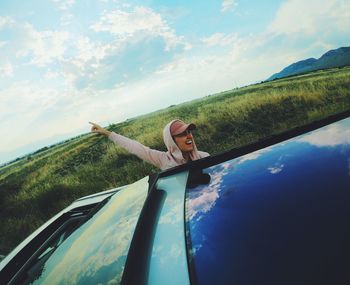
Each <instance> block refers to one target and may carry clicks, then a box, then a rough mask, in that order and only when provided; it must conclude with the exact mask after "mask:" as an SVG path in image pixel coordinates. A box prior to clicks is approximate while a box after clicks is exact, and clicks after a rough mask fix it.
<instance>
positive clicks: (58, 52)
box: [16, 24, 70, 67]
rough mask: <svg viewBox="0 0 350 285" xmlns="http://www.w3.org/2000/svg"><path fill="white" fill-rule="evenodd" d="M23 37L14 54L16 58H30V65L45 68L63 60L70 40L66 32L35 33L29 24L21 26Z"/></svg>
mask: <svg viewBox="0 0 350 285" xmlns="http://www.w3.org/2000/svg"><path fill="white" fill-rule="evenodd" d="M23 31H24V33H25V36H24V37H23V38H22V39H21V45H20V47H19V50H18V51H17V52H16V56H17V57H27V56H30V57H31V60H30V64H34V65H37V66H40V67H42V66H45V65H48V64H51V63H53V62H55V61H60V60H63V58H64V54H65V52H66V50H67V42H68V40H69V39H70V34H69V33H68V32H58V31H42V32H40V31H37V30H35V29H34V28H33V26H31V25H30V24H25V25H24V26H23Z"/></svg>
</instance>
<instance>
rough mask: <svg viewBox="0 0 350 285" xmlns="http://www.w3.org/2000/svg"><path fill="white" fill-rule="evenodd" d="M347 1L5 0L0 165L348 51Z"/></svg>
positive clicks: (0, 26)
mask: <svg viewBox="0 0 350 285" xmlns="http://www.w3.org/2000/svg"><path fill="white" fill-rule="evenodd" d="M349 27H350V1H348V0H344V1H342V0H309V1H304V0H285V1H282V0H272V1H258V0H251V1H244V0H208V1H199V0H194V1H185V0H178V1H176V0H173V1H166V0H163V1H156V0H143V1H122V0H94V1H90V0H62V1H59V0H28V1H20V0H1V1H0V124H1V133H2V137H1V140H0V164H2V163H5V162H7V161H10V160H13V159H15V158H16V157H18V156H22V155H24V154H27V153H29V152H32V151H35V150H37V149H39V148H41V147H44V146H49V145H51V144H54V143H57V142H59V141H62V140H65V139H67V138H71V137H74V136H76V135H79V134H83V133H87V132H89V130H90V125H89V124H88V122H89V121H92V122H96V123H98V124H101V125H102V126H107V125H109V124H112V123H118V122H121V121H124V120H126V119H128V118H132V117H135V116H138V115H141V114H146V113H149V112H151V111H155V110H159V109H161V108H166V107H168V106H170V105H173V104H179V103H181V102H185V101H190V100H192V99H196V98H200V97H203V96H206V95H209V94H213V93H217V92H221V91H224V90H229V89H233V88H236V87H240V86H245V85H249V84H252V83H256V82H260V81H262V80H265V79H267V78H268V77H269V76H271V75H272V74H273V73H276V72H279V71H280V70H281V69H283V68H284V67H286V66H287V65H289V64H291V63H293V62H296V61H298V60H302V59H306V58H309V57H315V58H319V57H320V56H321V55H322V54H323V53H325V52H326V51H328V50H330V49H335V48H339V47H341V46H350V29H349Z"/></svg>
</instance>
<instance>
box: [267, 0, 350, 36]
mask: <svg viewBox="0 0 350 285" xmlns="http://www.w3.org/2000/svg"><path fill="white" fill-rule="evenodd" d="M349 11H350V2H349V1H342V0H310V1H303V0H289V1H286V2H285V3H283V4H282V5H281V7H280V8H279V10H278V12H277V14H276V17H275V19H274V20H273V22H272V23H271V24H270V26H269V27H268V32H270V33H273V34H276V35H288V36H293V37H300V36H311V35H314V36H315V35H317V36H323V37H324V36H325V35H327V36H328V35H330V34H332V33H334V32H341V33H345V34H348V35H349V29H348V27H349V26H350V14H349Z"/></svg>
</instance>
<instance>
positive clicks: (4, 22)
mask: <svg viewBox="0 0 350 285" xmlns="http://www.w3.org/2000/svg"><path fill="white" fill-rule="evenodd" d="M13 24H14V20H13V19H12V18H11V17H8V16H5V17H3V16H0V30H1V29H3V28H4V27H8V26H11V25H13Z"/></svg>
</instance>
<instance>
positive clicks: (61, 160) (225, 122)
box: [0, 67, 350, 252]
mask: <svg viewBox="0 0 350 285" xmlns="http://www.w3.org/2000/svg"><path fill="white" fill-rule="evenodd" d="M348 109H350V68H349V67H347V68H341V69H331V70H324V71H317V72H313V73H309V74H304V75H300V76H294V77H289V78H285V79H280V80H275V81H271V82H265V83H261V84H255V85H251V86H247V87H244V88H239V89H233V90H228V91H225V92H221V93H219V94H215V95H210V96H207V97H204V98H202V99H197V100H194V101H191V102H187V103H183V104H181V105H177V106H172V107H169V108H166V109H164V110H160V111H157V112H154V113H151V114H148V115H144V116H140V117H137V118H133V119H131V120H127V121H125V122H122V123H119V124H114V125H111V126H109V129H110V130H114V131H116V132H119V133H120V134H123V135H126V136H128V137H130V138H133V139H136V140H138V141H140V142H141V143H144V144H145V145H147V146H150V147H152V148H155V149H159V150H165V146H164V144H163V141H162V129H163V127H164V126H165V125H166V124H167V123H168V122H169V121H170V120H172V119H174V118H180V119H182V120H184V121H191V122H193V123H195V124H197V127H198V128H197V130H196V131H195V138H196V143H197V145H198V148H199V149H200V150H204V151H207V152H209V153H211V154H212V155H215V154H218V153H221V152H223V151H227V150H229V149H232V148H236V147H240V146H243V145H246V144H248V143H251V142H255V141H258V140H260V139H262V138H265V137H267V136H270V135H273V134H277V133H280V132H283V131H285V130H288V129H291V128H294V127H297V126H300V125H304V124H307V123H310V122H312V121H315V120H318V119H321V118H324V117H327V116H329V115H331V114H335V113H339V112H341V111H344V110H348ZM88 128H89V126H87V129H88ZM154 171H157V169H156V168H155V167H153V166H151V165H149V164H147V163H145V162H143V161H141V160H139V159H138V158H136V157H135V156H132V155H130V154H128V153H127V152H125V151H124V150H122V149H121V148H120V147H118V146H116V145H114V144H113V143H112V142H110V141H109V140H108V139H106V138H103V137H99V136H96V135H93V134H85V135H82V136H79V137H77V138H73V139H71V140H69V141H66V142H64V143H62V144H58V145H55V146H53V147H50V148H45V149H43V150H41V151H40V152H38V153H36V154H32V155H31V156H30V157H25V158H23V159H20V160H18V161H16V162H14V163H11V164H9V165H6V166H4V167H2V168H0V215H1V220H0V228H1V232H0V252H8V251H9V250H10V249H12V248H13V247H14V246H16V245H17V244H18V243H19V242H20V241H21V240H22V239H24V238H25V237H26V236H27V235H28V234H29V233H31V232H32V231H33V230H35V229H36V228H37V227H38V226H39V225H41V224H42V223H43V222H44V221H46V220H47V219H48V218H49V217H51V216H52V215H54V214H55V213H57V212H58V211H59V210H61V209H62V208H64V207H65V206H67V205H68V204H69V203H71V202H72V201H73V200H75V199H76V198H78V197H81V196H83V195H88V194H91V193H96V192H100V191H103V190H107V189H110V188H114V187H117V186H120V185H125V184H128V183H131V182H134V181H135V180H138V179H140V178H142V177H144V176H146V175H148V174H149V173H151V172H154Z"/></svg>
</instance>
